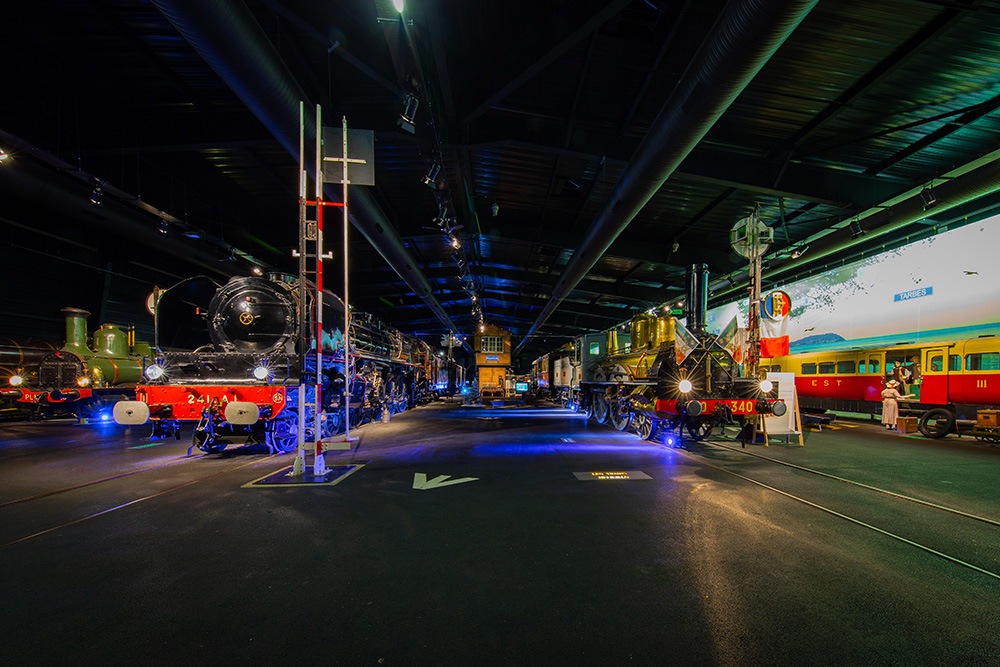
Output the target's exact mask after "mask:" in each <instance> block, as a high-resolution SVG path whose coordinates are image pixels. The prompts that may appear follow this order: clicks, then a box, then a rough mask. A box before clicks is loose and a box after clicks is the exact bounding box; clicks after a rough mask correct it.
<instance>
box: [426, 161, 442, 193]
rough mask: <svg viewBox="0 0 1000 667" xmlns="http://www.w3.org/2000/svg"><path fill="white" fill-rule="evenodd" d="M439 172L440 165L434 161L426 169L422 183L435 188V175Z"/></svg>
mask: <svg viewBox="0 0 1000 667" xmlns="http://www.w3.org/2000/svg"><path fill="white" fill-rule="evenodd" d="M439 173H441V165H440V164H438V163H437V162H436V161H435V162H434V163H433V164H432V165H431V168H430V169H428V170H427V175H426V176H424V178H423V181H424V185H426V186H427V187H429V188H431V189H435V190H436V189H437V177H438V174H439Z"/></svg>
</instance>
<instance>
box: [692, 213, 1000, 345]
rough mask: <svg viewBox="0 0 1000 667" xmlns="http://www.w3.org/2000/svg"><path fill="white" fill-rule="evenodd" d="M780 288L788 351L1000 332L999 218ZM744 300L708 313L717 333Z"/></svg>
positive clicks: (743, 316) (742, 312)
mask: <svg viewBox="0 0 1000 667" xmlns="http://www.w3.org/2000/svg"><path fill="white" fill-rule="evenodd" d="M772 289H780V290H783V291H784V292H787V293H788V295H789V296H790V297H791V302H792V310H791V314H790V318H789V323H788V334H789V336H790V339H791V352H792V353H795V352H808V351H817V350H831V349H848V348H851V347H861V346H870V345H882V344H893V343H896V342H904V341H905V342H912V343H929V342H933V341H942V340H949V339H953V338H973V337H976V336H979V335H984V334H1000V215H998V216H993V217H991V218H986V219H984V220H982V221H980V222H977V223H973V224H969V225H966V226H964V227H961V228H959V229H954V230H950V231H947V232H942V233H941V234H938V235H936V236H932V237H930V238H927V239H924V240H922V241H917V242H914V243H912V244H910V245H907V246H904V247H901V248H898V249H896V250H889V251H886V252H883V253H879V254H876V255H872V256H871V257H867V258H865V259H863V260H859V261H857V262H853V263H851V264H845V265H844V266H841V267H837V268H836V269H832V270H829V271H826V272H824V273H822V274H818V275H816V276H812V277H810V278H807V279H804V280H800V281H798V282H795V283H791V284H788V285H782V286H780V287H770V286H769V287H768V288H767V289H766V290H765V292H770V291H771V290H772ZM747 308H748V304H747V303H746V301H742V302H738V303H730V304H727V305H725V306H720V307H718V308H713V309H712V310H710V311H709V312H708V317H707V322H706V324H707V328H708V329H709V330H710V331H712V332H714V333H718V332H719V331H721V330H722V328H723V327H725V326H726V325H727V324H728V323H729V322H730V320H732V318H733V315H737V316H738V318H739V322H740V325H741V326H746V323H747Z"/></svg>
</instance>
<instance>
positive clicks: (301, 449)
mask: <svg viewBox="0 0 1000 667" xmlns="http://www.w3.org/2000/svg"><path fill="white" fill-rule="evenodd" d="M305 124H306V121H305V102H302V101H301V100H300V101H299V314H298V315H299V341H298V349H297V350H296V352H297V353H298V355H299V359H298V361H299V366H300V368H301V366H302V365H303V362H304V361H305V359H306V353H307V351H306V349H305V341H306V339H307V337H308V329H306V326H307V322H308V319H307V318H306V227H307V223H306V221H305V220H306V203H305V202H306V167H305V160H306V158H305V150H306V125H305ZM305 398H306V385H305V383H304V381H303V377H302V375H301V373H300V374H299V414H298V419H297V421H298V429H297V430H296V432H295V440H296V443H297V445H298V446H297V447H296V452H295V465H294V466H293V468H292V474H293V475H301V474H302V473H303V472H305V462H306V446H305V432H306V418H305V415H306V411H305V405H304V403H305Z"/></svg>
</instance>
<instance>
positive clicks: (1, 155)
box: [0, 148, 10, 162]
mask: <svg viewBox="0 0 1000 667" xmlns="http://www.w3.org/2000/svg"><path fill="white" fill-rule="evenodd" d="M9 157H10V153H8V152H7V151H5V150H4V149H2V148H0V162H3V161H4V160H6V159H7V158H9Z"/></svg>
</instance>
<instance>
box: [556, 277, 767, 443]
mask: <svg viewBox="0 0 1000 667" xmlns="http://www.w3.org/2000/svg"><path fill="white" fill-rule="evenodd" d="M687 291H688V294H687V300H686V315H687V326H684V325H682V324H681V323H679V322H677V321H675V320H674V318H672V317H666V316H664V317H654V316H651V315H640V316H638V317H636V318H633V319H632V320H631V322H630V323H629V324H628V325H626V326H625V327H624V328H622V327H616V328H614V329H611V330H609V331H606V332H604V333H600V334H584V335H583V336H580V337H578V338H577V339H576V341H575V343H574V346H573V357H572V358H571V359H568V358H567V359H565V360H564V362H563V363H562V364H561V365H560V368H561V372H560V373H559V374H558V375H553V378H558V379H554V380H553V381H554V382H557V383H558V384H557V386H559V387H560V390H561V392H562V391H565V392H566V394H564V395H569V392H572V398H571V399H570V401H569V405H570V407H572V408H574V409H578V410H582V411H583V412H585V413H586V414H588V415H589V416H590V417H591V418H593V419H596V420H597V421H598V422H601V423H610V424H611V425H612V426H614V427H615V428H616V429H618V430H622V431H624V430H627V429H628V430H633V431H635V432H636V433H637V434H638V435H639V436H640V437H642V438H643V439H652V438H654V437H656V435H657V433H658V432H664V433H672V432H674V431H676V432H677V437H685V435H684V432H686V433H687V436H686V437H690V438H692V439H701V438H703V437H705V436H706V435H708V434H709V433H710V432H711V431H712V430H713V429H714V428H716V427H721V426H725V425H728V424H736V425H738V426H739V427H740V428H741V438H743V439H744V440H745V439H747V438H748V437H750V435H749V434H750V433H751V432H752V428H753V427H754V425H755V423H756V421H757V418H758V417H759V416H761V415H772V414H773V415H776V416H781V415H783V414H785V412H786V410H787V408H786V406H785V404H784V402H783V401H781V400H778V399H777V391H778V390H777V387H776V386H775V385H773V384H772V383H771V382H769V381H767V380H762V379H759V378H757V377H746V376H744V375H743V366H742V364H740V363H739V362H738V361H737V360H736V358H735V357H734V355H733V350H732V348H730V347H728V346H727V344H726V341H724V340H721V337H720V336H716V335H713V334H711V333H709V332H708V331H706V329H705V313H706V306H707V300H708V268H707V267H706V266H705V265H695V266H693V267H692V268H691V270H690V272H689V274H688V290H687ZM626 333H627V335H626ZM668 437H673V436H668Z"/></svg>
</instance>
